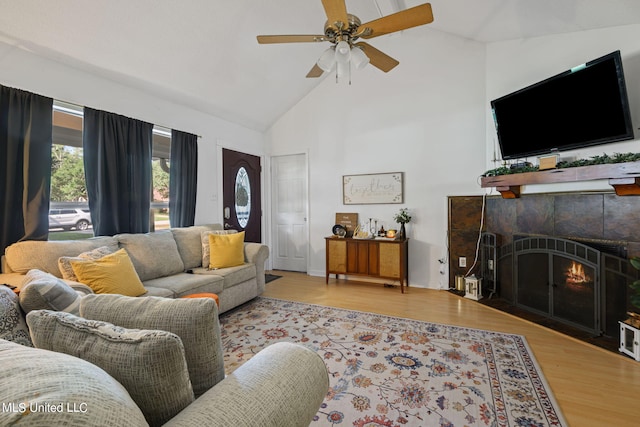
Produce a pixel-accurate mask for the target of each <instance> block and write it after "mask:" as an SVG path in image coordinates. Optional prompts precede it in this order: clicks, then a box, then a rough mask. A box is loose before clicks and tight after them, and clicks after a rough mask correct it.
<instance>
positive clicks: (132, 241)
mask: <svg viewBox="0 0 640 427" xmlns="http://www.w3.org/2000/svg"><path fill="white" fill-rule="evenodd" d="M114 237H115V239H116V240H117V241H118V244H119V245H120V247H121V248H125V249H126V250H127V253H128V254H129V257H130V258H131V261H132V262H133V266H134V267H135V269H136V271H137V272H138V276H139V277H140V280H142V281H143V282H144V281H145V280H149V279H155V278H156V277H165V276H170V275H172V274H176V273H181V272H183V271H184V263H183V262H182V258H180V253H179V252H178V246H177V245H176V241H175V240H174V238H173V234H172V233H171V232H170V231H169V230H161V231H156V232H154V233H146V234H117V235H116V236H114Z"/></svg>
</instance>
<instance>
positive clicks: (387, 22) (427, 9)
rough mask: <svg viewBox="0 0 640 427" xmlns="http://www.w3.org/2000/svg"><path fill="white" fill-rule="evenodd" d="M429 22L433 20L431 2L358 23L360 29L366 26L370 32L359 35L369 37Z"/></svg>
mask: <svg viewBox="0 0 640 427" xmlns="http://www.w3.org/2000/svg"><path fill="white" fill-rule="evenodd" d="M431 22H433V11H432V10H431V4H430V3H425V4H422V5H420V6H416V7H412V8H409V9H405V10H402V11H400V12H398V13H394V14H392V15H388V16H383V17H382V18H379V19H374V20H373V21H370V22H367V23H366V24H362V25H360V29H364V28H368V29H369V30H370V32H366V33H364V34H363V35H362V36H361V37H362V38H365V39H370V38H373V37H378V36H382V35H384V34H389V33H395V32H396V31H402V30H406V29H407V28H412V27H417V26H419V25H424V24H429V23H431Z"/></svg>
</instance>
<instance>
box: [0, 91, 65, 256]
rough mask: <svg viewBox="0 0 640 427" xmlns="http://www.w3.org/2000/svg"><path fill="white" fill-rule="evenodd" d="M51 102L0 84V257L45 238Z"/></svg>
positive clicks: (48, 186) (51, 130) (47, 208)
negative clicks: (24, 242) (19, 244)
mask: <svg viewBox="0 0 640 427" xmlns="http://www.w3.org/2000/svg"><path fill="white" fill-rule="evenodd" d="M52 124H53V99H51V98H47V97H44V96H40V95H36V94H33V93H30V92H25V91H22V90H19V89H13V88H9V87H5V86H0V254H4V250H5V248H6V247H7V246H9V245H10V244H12V243H15V242H18V241H21V240H47V238H48V236H49V195H50V187H51V144H52V134H53V127H52Z"/></svg>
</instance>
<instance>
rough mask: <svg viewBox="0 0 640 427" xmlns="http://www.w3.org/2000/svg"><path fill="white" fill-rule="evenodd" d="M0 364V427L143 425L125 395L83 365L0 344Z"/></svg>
mask: <svg viewBox="0 0 640 427" xmlns="http://www.w3.org/2000/svg"><path fill="white" fill-rule="evenodd" d="M0 359H2V362H1V363H0V364H1V365H2V386H1V387H0V402H2V405H3V406H2V409H3V410H0V425H2V426H12V425H25V426H127V427H141V426H147V425H148V424H147V421H146V420H145V418H144V415H143V414H142V412H141V411H140V409H139V408H138V406H137V405H136V404H135V402H134V401H133V400H132V399H131V397H130V396H129V393H127V390H125V388H124V387H123V386H122V385H121V384H120V383H118V382H117V381H116V380H115V379H113V378H112V377H110V376H109V375H107V373H106V372H105V371H103V370H102V369H100V368H99V367H97V366H95V365H92V364H91V363H89V362H85V361H84V360H80V359H78V358H76V357H72V356H69V355H67V354H62V353H56V352H53V351H47V350H42V349H37V348H30V347H25V346H21V345H18V344H15V343H12V342H9V341H3V340H0ZM30 405H34V406H33V407H34V408H39V407H40V408H47V406H44V405H49V406H48V408H52V409H50V410H31V408H30ZM37 405H41V406H37ZM54 407H55V408H54ZM53 409H55V411H54V410H53Z"/></svg>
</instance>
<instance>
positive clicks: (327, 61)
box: [317, 46, 336, 73]
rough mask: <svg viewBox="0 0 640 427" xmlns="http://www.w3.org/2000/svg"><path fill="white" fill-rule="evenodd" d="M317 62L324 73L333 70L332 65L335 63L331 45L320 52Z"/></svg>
mask: <svg viewBox="0 0 640 427" xmlns="http://www.w3.org/2000/svg"><path fill="white" fill-rule="evenodd" d="M317 64H318V67H320V68H321V69H322V71H324V72H325V73H328V72H330V71H331V70H333V67H334V66H335V65H336V55H335V52H334V48H333V46H332V47H330V48H328V49H327V50H325V51H324V52H323V53H322V55H321V56H320V59H318V62H317Z"/></svg>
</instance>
